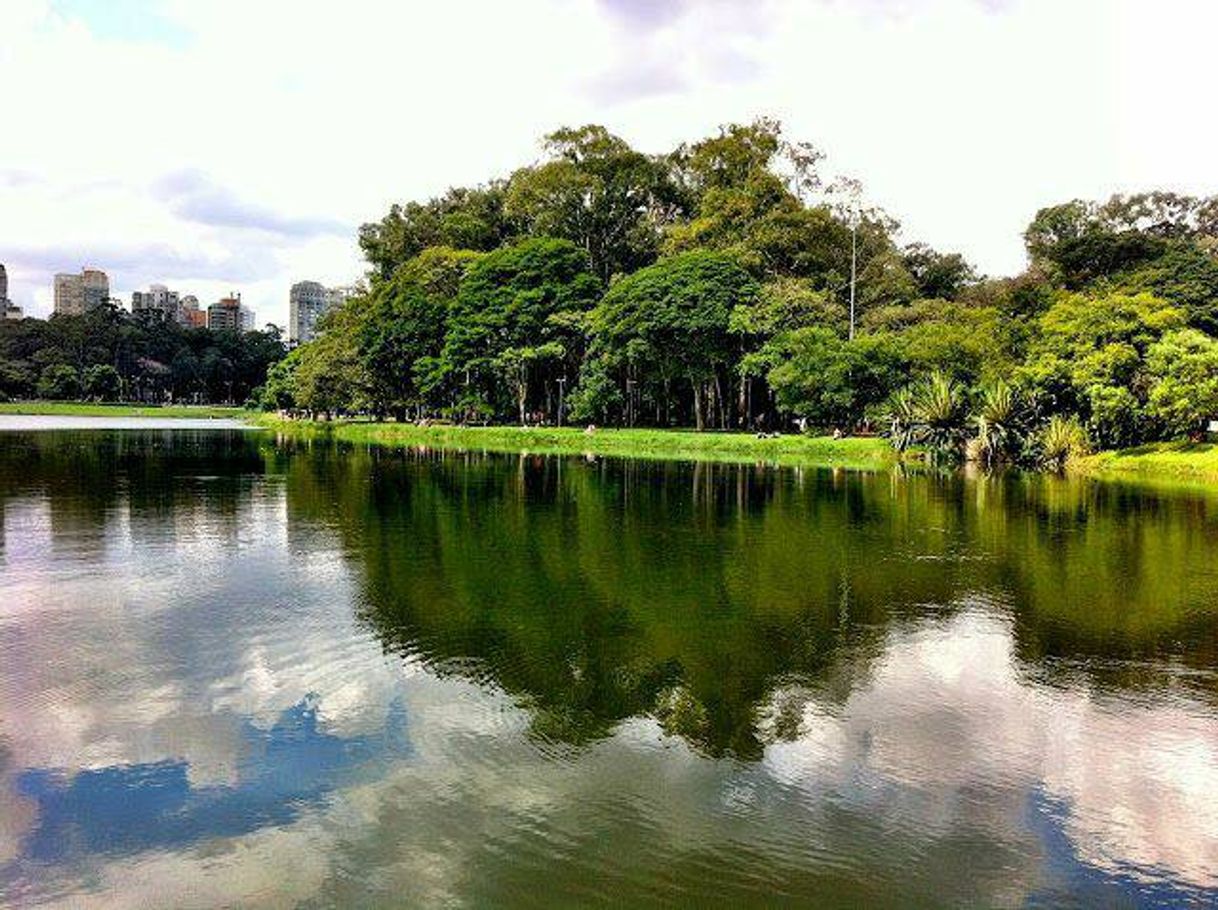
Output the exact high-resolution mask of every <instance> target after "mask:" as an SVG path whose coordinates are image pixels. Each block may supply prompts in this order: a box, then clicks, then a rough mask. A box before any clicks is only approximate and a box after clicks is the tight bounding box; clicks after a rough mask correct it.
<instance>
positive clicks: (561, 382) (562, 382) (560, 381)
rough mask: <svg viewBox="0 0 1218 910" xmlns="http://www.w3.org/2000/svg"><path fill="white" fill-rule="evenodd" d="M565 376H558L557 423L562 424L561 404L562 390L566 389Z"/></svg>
mask: <svg viewBox="0 0 1218 910" xmlns="http://www.w3.org/2000/svg"><path fill="white" fill-rule="evenodd" d="M566 385H567V377H566V376H560V377H559V378H558V425H559V426H560V427H561V426H562V406H563V391H564V390H565V389H566Z"/></svg>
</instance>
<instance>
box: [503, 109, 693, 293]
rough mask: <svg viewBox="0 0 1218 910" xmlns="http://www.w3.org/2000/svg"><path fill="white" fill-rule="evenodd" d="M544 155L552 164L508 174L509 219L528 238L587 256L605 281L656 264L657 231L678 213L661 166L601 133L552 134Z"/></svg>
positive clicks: (670, 183) (676, 197) (666, 173)
mask: <svg viewBox="0 0 1218 910" xmlns="http://www.w3.org/2000/svg"><path fill="white" fill-rule="evenodd" d="M546 149H547V151H548V153H549V155H550V160H548V161H546V162H544V163H542V164H540V165H538V166H536V167H529V168H522V169H521V170H519V171H517V172H516V173H515V174H513V175H512V179H511V182H510V184H509V185H508V191H507V197H506V203H505V211H506V213H507V214H508V216H509V217H511V218H514V219H516V220H518V221H519V223H521V224H522V225H524V227H525V230H526V231H527V232H528V233H529V234H531V235H534V236H550V237H561V238H564V239H566V240H570V241H572V242H573V243H575V244H576V245H577V246H579V247H581V248H582V249H584V250H586V251H587V254H588V257H589V260H590V262H591V266H592V270H593V271H594V272H595V273H596V275H597V276H598V277H600V279H601V280H602V281H603V282H608V281H609V279H610V278H611V277H612V276H613V275H616V274H624V273H628V272H632V271H634V270H635V269H638V268H640V267H642V266H644V265H648V264H649V263H651V262H652V261H654V260H655V257H656V251H657V249H658V247H659V241H660V228H661V227H662V225H663V224H664V223H665V222H666V221H667V220H668V219H669V218H670V217H671V215H672V214H673V213H674V212H675V211H677V210H678V209H679V207H680V198H679V193H678V189H677V187H676V185H675V183H674V182H673V179H672V175H671V173H670V172H669V170H668V168H667V167H665V165H664V163H663V162H662V161H659V160H657V159H653V158H650V157H648V156H646V155H643V154H641V153H639V152H636V151H635V150H634V149H632V148H631V147H630V146H629V145H628V144H626V142H624V141H623V140H621V139H619V138H618V137H617V136H614V135H613V134H611V133H610V132H609V131H608V130H606V129H605V128H604V127H603V126H591V125H590V126H583V127H580V128H578V129H562V130H557V131H556V132H553V133H551V134H550V135H549V136H547V137H546Z"/></svg>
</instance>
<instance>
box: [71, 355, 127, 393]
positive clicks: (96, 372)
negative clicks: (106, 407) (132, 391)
mask: <svg viewBox="0 0 1218 910" xmlns="http://www.w3.org/2000/svg"><path fill="white" fill-rule="evenodd" d="M121 385H122V378H121V377H120V376H119V375H118V370H116V369H115V368H114V367H112V366H110V364H108V363H98V364H94V365H93V366H91V367H89V368H88V369H86V370H85V372H84V375H83V376H82V377H81V388H82V391H83V392H84V394H85V397H86V398H93V399H96V400H97V401H114V400H116V399H117V398H118V395H119V390H120V388H121Z"/></svg>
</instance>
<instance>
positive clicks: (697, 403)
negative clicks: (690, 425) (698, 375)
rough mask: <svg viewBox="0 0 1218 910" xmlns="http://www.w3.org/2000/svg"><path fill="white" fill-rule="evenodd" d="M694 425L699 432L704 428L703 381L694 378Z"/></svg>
mask: <svg viewBox="0 0 1218 910" xmlns="http://www.w3.org/2000/svg"><path fill="white" fill-rule="evenodd" d="M693 386H694V427H695V428H696V429H697V431H698V432H699V433H701V432H702V430H703V421H702V383H700V382H698V381H697V380H694V383H693Z"/></svg>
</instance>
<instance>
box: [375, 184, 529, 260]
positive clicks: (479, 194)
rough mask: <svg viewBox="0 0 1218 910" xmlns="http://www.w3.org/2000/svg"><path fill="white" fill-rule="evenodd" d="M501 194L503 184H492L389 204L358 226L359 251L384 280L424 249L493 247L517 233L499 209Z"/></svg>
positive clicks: (505, 190)
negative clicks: (377, 217) (374, 218)
mask: <svg viewBox="0 0 1218 910" xmlns="http://www.w3.org/2000/svg"><path fill="white" fill-rule="evenodd" d="M506 195H507V189H506V186H505V184H504V183H503V182H492V183H490V184H488V185H486V186H483V187H476V188H473V189H467V188H458V189H452V190H449V191H448V192H447V193H445V194H444V195H443V196H440V197H437V198H435V199H432V200H430V201H429V202H424V203H420V202H409V203H407V204H406V205H394V206H393V207H392V208H390V210H389V213H388V214H387V215H386V216H385V217H384V218H382V219H381V220H380V221H378V222H375V223H371V224H365V225H363V226H362V227H361V228H360V231H359V245H360V249H362V250H363V251H364V255H365V256H366V257H367V259H368V262H369V263H371V264H372V266H373V269H374V270H375V271H374V274H375V275H376V276H377V277H379V278H381V279H386V280H387V279H388V278H390V277H391V276H392V275H393V273H394V271H395V270H396V269H397V267H398V266H400V265H402V264H403V263H404V262H407V261H409V260H411V259H413V258H414V257H415V256H417V255H419V254H420V253H421V252H423V251H424V250H425V249H427V248H428V247H433V246H442V247H451V248H455V249H468V250H493V249H495V247H497V246H499V245H500V244H502V243H504V242H506V241H508V240H510V239H511V238H513V237H515V236H517V234H518V233H519V232H518V230H517V227H516V226H515V225H514V224H512V222H511V220H510V218H509V217H508V215H507V214H506V212H505V210H504V207H505V199H506Z"/></svg>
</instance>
